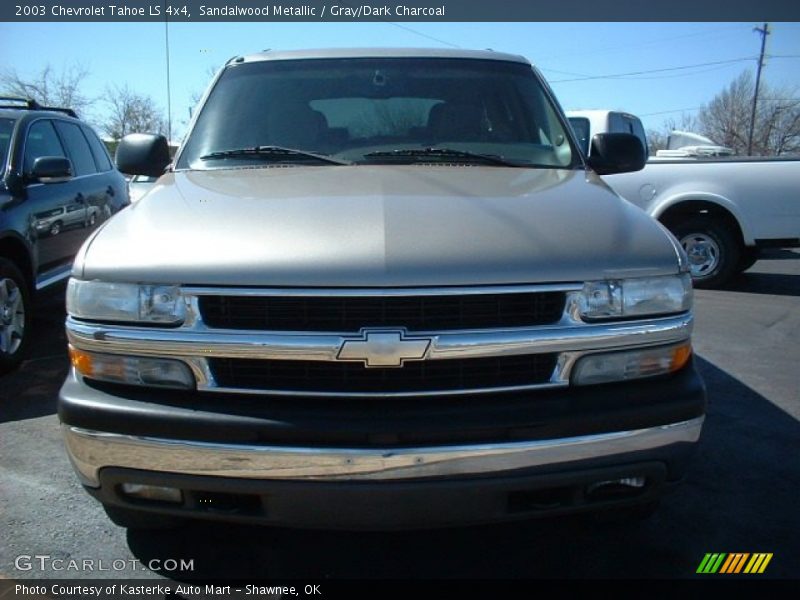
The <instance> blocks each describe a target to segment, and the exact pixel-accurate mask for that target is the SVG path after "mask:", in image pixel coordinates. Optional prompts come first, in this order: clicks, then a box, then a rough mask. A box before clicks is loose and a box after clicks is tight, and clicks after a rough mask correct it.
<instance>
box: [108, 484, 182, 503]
mask: <svg viewBox="0 0 800 600" xmlns="http://www.w3.org/2000/svg"><path fill="white" fill-rule="evenodd" d="M121 489H122V493H123V494H124V495H126V496H128V497H130V498H136V499H137V500H149V501H152V502H171V503H173V504H182V503H183V493H181V491H180V490H179V489H178V488H172V487H164V486H160V485H144V484H141V483H123V484H122V486H121Z"/></svg>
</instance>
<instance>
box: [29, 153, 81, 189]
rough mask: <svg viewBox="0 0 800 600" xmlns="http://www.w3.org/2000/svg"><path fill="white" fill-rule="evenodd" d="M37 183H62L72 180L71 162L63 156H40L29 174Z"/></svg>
mask: <svg viewBox="0 0 800 600" xmlns="http://www.w3.org/2000/svg"><path fill="white" fill-rule="evenodd" d="M29 177H30V178H31V179H35V180H36V181H38V182H39V183H63V182H65V181H69V180H70V179H72V162H71V161H70V160H69V159H68V158H64V157H63V156H40V157H39V158H37V159H36V160H35V161H33V168H32V169H31V172H30V174H29Z"/></svg>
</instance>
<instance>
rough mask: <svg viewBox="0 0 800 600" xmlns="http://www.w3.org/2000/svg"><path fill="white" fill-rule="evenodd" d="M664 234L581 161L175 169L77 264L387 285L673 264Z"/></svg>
mask: <svg viewBox="0 0 800 600" xmlns="http://www.w3.org/2000/svg"><path fill="white" fill-rule="evenodd" d="M677 265H678V262H677V254H676V250H675V247H674V246H673V244H672V242H671V241H670V239H669V236H668V234H667V233H666V232H665V231H664V230H663V229H662V228H661V227H660V226H659V225H658V224H657V223H656V222H655V221H654V220H652V219H651V218H650V217H649V216H647V215H646V214H645V213H644V212H642V211H641V210H639V209H638V208H636V207H634V206H633V205H631V204H629V203H627V202H626V201H624V200H622V199H621V198H620V197H619V196H617V195H616V194H614V193H613V192H612V191H611V190H610V189H609V188H608V187H607V186H606V185H605V184H604V183H602V182H601V181H600V179H599V178H597V177H596V176H594V175H592V174H588V173H586V172H584V171H581V170H578V171H572V170H559V169H514V168H503V167H483V166H480V167H475V166H449V165H440V166H430V165H408V166H396V165H382V166H360V165H359V166H341V167H338V166H319V167H308V166H303V167H295V166H292V167H278V166H273V167H266V168H263V167H261V168H249V169H248V168H243V169H224V170H209V171H179V172H177V173H171V174H168V175H165V176H163V177H162V178H161V179H159V180H158V182H157V183H156V185H155V186H154V187H153V189H152V190H151V191H150V193H149V194H148V195H147V196H146V197H144V198H143V199H142V200H141V201H139V202H138V203H137V204H135V205H133V206H131V207H129V208H127V209H125V210H123V211H122V212H120V213H119V214H118V215H116V216H115V217H114V218H112V219H111V220H110V221H109V222H108V223H107V224H106V225H105V227H103V228H102V230H101V231H100V232H99V233H98V235H96V236H94V237H93V238H92V239H90V240H89V241H88V242H87V243H86V245H85V246H84V248H83V250H82V252H81V253H80V254H79V257H78V260H77V261H76V265H75V275H76V276H79V277H83V278H85V279H101V280H108V281H129V282H142V283H169V284H196V285H240V286H251V285H254V286H276V287H281V286H291V287H394V286H445V285H482V284H523V283H545V282H546V283H556V282H579V281H585V280H591V279H599V278H604V277H609V278H618V277H630V276H648V275H660V274H669V273H675V272H676V271H677Z"/></svg>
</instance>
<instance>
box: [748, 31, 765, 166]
mask: <svg viewBox="0 0 800 600" xmlns="http://www.w3.org/2000/svg"><path fill="white" fill-rule="evenodd" d="M753 31H757V32H758V33H759V34H760V35H761V54H759V56H758V68H757V69H756V91H755V93H754V94H753V109H752V112H751V113H750V133H749V134H748V135H747V156H752V155H753V129H754V128H755V126H756V104H758V87H759V85H760V84H761V68H762V67H763V66H764V48H765V47H766V45H767V36H768V35H769V23H764V29H761V28H760V27H754V28H753Z"/></svg>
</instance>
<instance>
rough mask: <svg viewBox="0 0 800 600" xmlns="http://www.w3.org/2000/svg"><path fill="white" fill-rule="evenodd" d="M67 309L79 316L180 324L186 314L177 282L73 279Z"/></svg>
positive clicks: (76, 316) (82, 317)
mask: <svg viewBox="0 0 800 600" xmlns="http://www.w3.org/2000/svg"><path fill="white" fill-rule="evenodd" d="M67 313H68V314H69V315H71V316H73V317H75V318H76V319H85V320H90V321H117V322H129V323H155V324H161V325H177V324H180V323H182V322H183V320H184V319H185V318H186V303H185V301H184V299H183V296H182V295H181V291H180V288H179V287H178V286H168V285H137V284H132V283H108V282H103V281H83V280H80V279H70V280H69V284H68V285H67Z"/></svg>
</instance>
